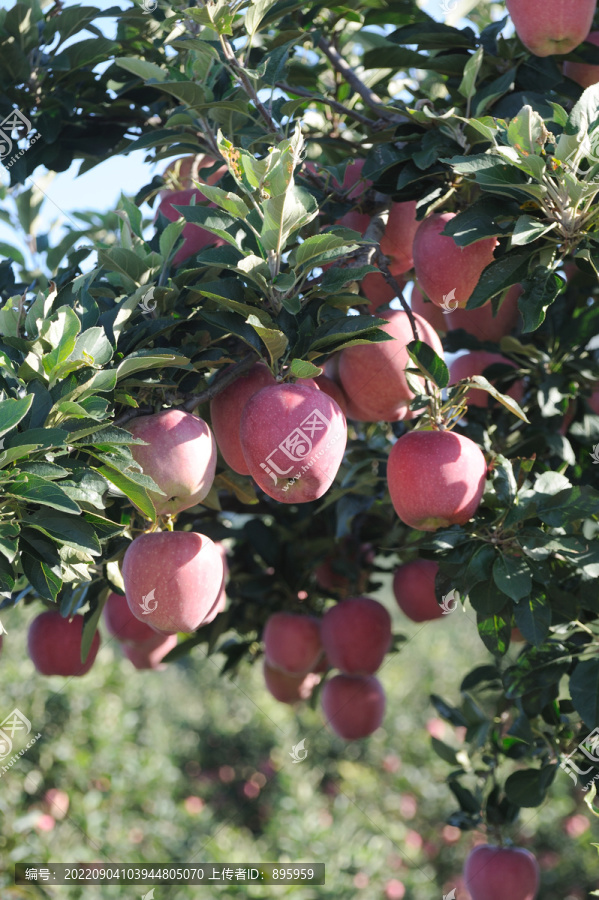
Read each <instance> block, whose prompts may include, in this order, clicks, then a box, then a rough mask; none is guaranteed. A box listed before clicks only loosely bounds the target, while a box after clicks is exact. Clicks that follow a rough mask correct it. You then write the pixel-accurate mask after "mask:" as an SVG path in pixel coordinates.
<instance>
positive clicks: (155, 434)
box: [127, 407, 216, 516]
mask: <svg viewBox="0 0 599 900" xmlns="http://www.w3.org/2000/svg"><path fill="white" fill-rule="evenodd" d="M127 427H128V430H129V431H130V432H131V434H132V435H133V436H134V437H136V438H139V439H140V440H142V441H145V442H146V445H147V446H144V445H143V444H131V453H132V455H133V459H134V460H135V461H136V462H137V463H139V465H140V466H141V467H142V469H143V472H144V475H149V476H150V477H151V478H153V479H154V481H155V482H156V484H157V485H158V487H159V488H161V490H163V491H164V494H165V495H166V496H163V495H162V494H158V493H156V491H150V492H149V494H150V497H151V498H152V501H153V503H154V506H155V507H156V512H157V513H158V515H159V516H164V515H171V516H174V515H177V513H180V512H181V511H182V510H184V509H189V508H190V507H192V506H196V505H197V504H198V503H200V501H201V500H203V499H204V497H205V496H206V494H208V492H209V491H210V488H211V487H212V482H213V481H214V474H215V471H216V442H215V440H214V435H213V434H212V432H211V431H210V429H209V428H208V426H207V425H206V423H205V422H204V420H203V419H200V418H198V417H197V416H194V415H192V414H191V413H188V412H185V410H184V409H177V408H176V407H175V408H173V409H165V410H163V411H162V412H159V413H157V414H156V415H152V416H140V417H139V418H138V419H133V421H132V422H129V424H128V426H127Z"/></svg>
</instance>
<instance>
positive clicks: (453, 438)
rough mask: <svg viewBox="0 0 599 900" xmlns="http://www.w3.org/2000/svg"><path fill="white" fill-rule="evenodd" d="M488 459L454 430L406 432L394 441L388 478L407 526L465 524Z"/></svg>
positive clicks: (478, 493)
mask: <svg viewBox="0 0 599 900" xmlns="http://www.w3.org/2000/svg"><path fill="white" fill-rule="evenodd" d="M486 472H487V464H486V462H485V458H484V456H483V454H482V452H481V451H480V449H479V448H478V447H477V446H476V444H475V443H474V441H471V440H470V438H467V437H464V436H463V435H461V434H455V433H454V432H453V431H410V432H409V433H408V434H404V435H403V436H402V437H400V438H399V440H398V441H397V442H396V443H395V444H394V446H393V448H392V450H391V453H390V454H389V462H388V463H387V481H388V484H389V492H390V494H391V502H392V503H393V506H394V508H395V512H396V513H397V515H398V516H399V518H400V519H401V520H402V522H405V524H406V525H410V526H411V527H412V528H416V529H418V530H419V531H436V530H437V529H438V528H447V527H448V526H449V525H465V524H466V522H467V521H468V520H469V519H471V518H472V516H473V515H474V513H475V512H476V510H477V509H478V506H479V504H480V501H481V498H482V495H483V491H484V487H485V476H486Z"/></svg>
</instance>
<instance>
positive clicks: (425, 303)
mask: <svg viewBox="0 0 599 900" xmlns="http://www.w3.org/2000/svg"><path fill="white" fill-rule="evenodd" d="M410 306H411V307H412V311H413V312H415V313H417V314H418V315H419V316H420V317H421V318H422V319H426V321H427V322H428V323H429V324H430V325H432V326H433V328H434V329H435V330H436V331H443V332H445V331H448V329H449V324H448V322H447V318H448V317H447V315H446V314H445V313H444V312H443V310H441V309H439V307H438V306H436V305H435V304H434V303H431V301H430V300H427V299H426V298H425V296H424V294H423V293H422V291H421V290H420V288H419V287H417V286H416V285H414V287H413V288H412V297H411V299H410Z"/></svg>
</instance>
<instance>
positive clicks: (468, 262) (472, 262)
mask: <svg viewBox="0 0 599 900" xmlns="http://www.w3.org/2000/svg"><path fill="white" fill-rule="evenodd" d="M454 218H455V213H434V214H433V215H432V216H428V218H426V219H424V221H423V222H421V223H420V225H419V227H418V230H417V232H416V236H415V238H414V268H415V270H416V277H417V279H418V283H419V285H420V287H421V288H422V290H423V291H424V293H425V294H426V295H427V297H428V298H429V300H431V301H432V302H433V303H436V305H437V306H441V307H443V308H444V309H447V308H449V309H451V308H454V307H455V305H456V304H457V305H458V306H465V305H466V303H467V302H468V300H469V299H470V296H471V295H472V293H473V291H474V288H475V287H476V285H477V284H478V281H479V278H480V276H481V275H482V272H483V269H484V268H485V267H486V266H488V265H489V263H491V262H492V261H493V251H494V249H495V247H496V246H497V243H498V241H497V239H496V238H494V237H491V238H484V239H483V240H482V241H477V242H476V243H475V244H470V245H469V246H468V247H459V246H458V245H457V244H456V242H455V241H454V239H453V238H452V237H449V236H447V237H446V236H444V235H442V234H441V232H442V231H443V230H444V228H445V226H446V225H447V223H448V222H451V220H452V219H454Z"/></svg>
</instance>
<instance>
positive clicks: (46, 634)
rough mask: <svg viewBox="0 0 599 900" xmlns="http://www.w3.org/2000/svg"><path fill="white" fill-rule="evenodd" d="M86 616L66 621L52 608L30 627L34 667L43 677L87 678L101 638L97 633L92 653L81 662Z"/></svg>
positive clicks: (29, 635)
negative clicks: (84, 619) (84, 676)
mask: <svg viewBox="0 0 599 900" xmlns="http://www.w3.org/2000/svg"><path fill="white" fill-rule="evenodd" d="M82 636H83V616H73V618H72V619H70V620H69V619H63V617H62V616H61V615H60V613H59V612H58V611H57V610H54V609H50V610H47V611H46V612H43V613H42V614H41V615H39V616H38V617H37V618H36V619H34V620H33V622H32V623H31V625H30V626H29V634H28V638H27V648H28V650H29V656H30V658H31V661H32V662H33V665H34V666H35V668H36V669H37V671H38V672H40V673H41V674H42V675H63V676H71V675H77V676H79V675H85V674H86V672H89V670H90V669H91V667H92V666H93V664H94V660H95V658H96V654H97V653H98V648H99V646H100V635H99V634H98V632H97V631H96V633H95V634H94V637H93V640H92V643H91V647H90V650H89V653H88V654H87V658H86V660H85V662H84V663H82V662H81V639H82Z"/></svg>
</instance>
